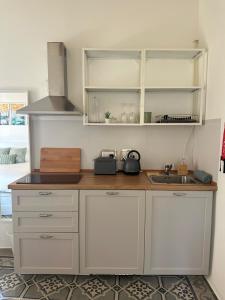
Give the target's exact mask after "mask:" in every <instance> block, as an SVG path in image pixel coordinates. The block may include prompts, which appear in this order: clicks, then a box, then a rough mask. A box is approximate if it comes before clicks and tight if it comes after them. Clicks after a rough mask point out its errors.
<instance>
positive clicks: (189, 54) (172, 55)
mask: <svg viewBox="0 0 225 300" xmlns="http://www.w3.org/2000/svg"><path fill="white" fill-rule="evenodd" d="M204 51H205V50H204V49H146V58H147V59H148V58H159V59H161V58H162V59H163V58H168V59H193V58H195V57H197V56H199V55H201V54H202V53H203V52H204Z"/></svg>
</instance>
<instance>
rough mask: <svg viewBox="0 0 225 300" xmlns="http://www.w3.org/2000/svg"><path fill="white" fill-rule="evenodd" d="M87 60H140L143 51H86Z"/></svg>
mask: <svg viewBox="0 0 225 300" xmlns="http://www.w3.org/2000/svg"><path fill="white" fill-rule="evenodd" d="M84 52H85V54H86V56H87V58H93V59H105V58H106V59H110V58H112V59H140V58H141V50H138V49H119V50H117V49H94V48H93V49H91V48H89V49H84Z"/></svg>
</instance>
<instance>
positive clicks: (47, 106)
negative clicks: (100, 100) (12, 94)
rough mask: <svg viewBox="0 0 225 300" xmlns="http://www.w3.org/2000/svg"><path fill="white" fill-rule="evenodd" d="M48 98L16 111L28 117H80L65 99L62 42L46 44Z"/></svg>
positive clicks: (64, 61) (64, 59)
mask: <svg viewBox="0 0 225 300" xmlns="http://www.w3.org/2000/svg"><path fill="white" fill-rule="evenodd" d="M47 48H48V49H47V50H48V92H49V96H47V97H45V98H42V99H40V100H38V101H35V102H33V103H31V104H29V105H28V106H25V107H23V108H21V109H19V110H17V113H18V114H28V115H81V113H80V112H79V111H78V110H77V109H76V108H75V106H74V105H73V104H72V103H71V102H70V101H69V100H68V99H67V66H66V48H65V46H64V44H63V43H62V42H48V43H47Z"/></svg>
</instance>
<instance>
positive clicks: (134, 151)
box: [127, 150, 141, 161]
mask: <svg viewBox="0 0 225 300" xmlns="http://www.w3.org/2000/svg"><path fill="white" fill-rule="evenodd" d="M131 153H136V154H137V155H138V159H137V160H138V161H139V160H140V159H141V154H140V153H139V152H138V151H137V150H131V151H129V152H128V153H127V158H129V157H130V154H131Z"/></svg>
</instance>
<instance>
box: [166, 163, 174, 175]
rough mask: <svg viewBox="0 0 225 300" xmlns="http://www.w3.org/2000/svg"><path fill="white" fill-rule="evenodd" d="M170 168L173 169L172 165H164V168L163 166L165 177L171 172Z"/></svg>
mask: <svg viewBox="0 0 225 300" xmlns="http://www.w3.org/2000/svg"><path fill="white" fill-rule="evenodd" d="M172 167H173V165H172V164H170V165H168V164H166V165H165V166H164V173H165V174H166V175H168V176H169V175H170V171H171V169H172Z"/></svg>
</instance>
